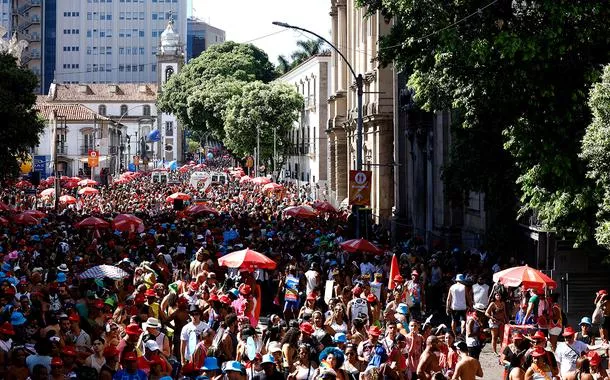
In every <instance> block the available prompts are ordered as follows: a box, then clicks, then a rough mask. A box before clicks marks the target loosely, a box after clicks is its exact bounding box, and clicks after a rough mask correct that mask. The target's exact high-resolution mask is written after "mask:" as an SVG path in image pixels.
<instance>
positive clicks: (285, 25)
mask: <svg viewBox="0 0 610 380" xmlns="http://www.w3.org/2000/svg"><path fill="white" fill-rule="evenodd" d="M272 24H273V25H277V26H281V27H283V28H288V29H294V30H300V31H302V32H305V33H309V34H312V35H314V36H316V37H318V38H319V39H321V40H322V41H324V42H326V43H327V44H328V46H330V47H331V48H332V49H333V50H334V51H335V52H336V53H337V54H339V56H341V58H342V59H343V61H344V62H345V64H346V65H347V67H348V68H349V71H350V72H351V73H352V76H353V77H354V80H355V81H356V89H357V92H356V94H357V96H358V97H357V99H358V119H357V121H356V123H357V130H356V170H362V129H363V127H362V124H363V122H362V93H363V90H362V87H363V85H364V79H363V78H362V74H356V72H355V71H354V68H353V67H352V65H351V64H350V63H349V61H348V60H347V58H345V56H344V55H343V53H341V52H340V51H339V49H337V47H336V46H335V45H333V44H331V43H330V42H329V41H328V40H327V39H326V38H324V37H322V36H321V35H319V34H317V33H314V32H312V31H311V30H308V29H305V28H301V27H300V26H295V25H290V24H288V23H285V22H279V21H273V23H272ZM358 210H359V206H357V205H353V206H352V213H353V214H355V215H356V237H357V238H359V237H360V213H359V212H358Z"/></svg>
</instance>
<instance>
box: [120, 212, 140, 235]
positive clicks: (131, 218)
mask: <svg viewBox="0 0 610 380" xmlns="http://www.w3.org/2000/svg"><path fill="white" fill-rule="evenodd" d="M112 228H114V229H115V230H119V231H128V232H144V222H143V221H142V219H140V218H138V217H137V216H135V215H133V214H119V215H117V216H116V217H115V218H114V219H113V220H112Z"/></svg>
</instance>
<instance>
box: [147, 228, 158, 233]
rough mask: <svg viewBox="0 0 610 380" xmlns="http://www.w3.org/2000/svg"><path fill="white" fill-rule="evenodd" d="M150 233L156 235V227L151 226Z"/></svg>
mask: <svg viewBox="0 0 610 380" xmlns="http://www.w3.org/2000/svg"><path fill="white" fill-rule="evenodd" d="M148 233H149V234H151V235H155V234H156V233H157V231H155V230H154V229H152V228H151V229H150V230H148Z"/></svg>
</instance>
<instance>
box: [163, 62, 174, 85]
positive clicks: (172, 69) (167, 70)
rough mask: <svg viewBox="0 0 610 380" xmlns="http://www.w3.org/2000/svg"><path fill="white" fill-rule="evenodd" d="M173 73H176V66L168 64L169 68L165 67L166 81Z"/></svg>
mask: <svg viewBox="0 0 610 380" xmlns="http://www.w3.org/2000/svg"><path fill="white" fill-rule="evenodd" d="M173 73H174V68H173V67H172V66H167V68H166V69H165V81H166V82H167V81H168V80H169V78H171V76H172V74H173Z"/></svg>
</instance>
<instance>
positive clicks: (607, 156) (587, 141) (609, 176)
mask: <svg viewBox="0 0 610 380" xmlns="http://www.w3.org/2000/svg"><path fill="white" fill-rule="evenodd" d="M589 107H590V108H591V112H592V113H593V121H592V122H591V124H590V125H589V126H588V127H587V130H586V133H585V137H584V138H583V141H582V157H583V158H584V159H585V160H586V162H587V164H588V165H587V168H588V170H587V177H589V178H590V179H591V180H593V181H595V185H596V191H595V194H596V199H595V201H596V202H598V204H599V210H598V212H597V215H596V226H597V228H596V232H595V238H596V240H597V243H599V244H600V245H602V246H604V247H606V248H607V249H610V65H606V67H605V69H604V74H603V77H602V80H601V81H600V82H599V83H596V84H595V85H594V86H593V89H592V90H591V97H590V99H589Z"/></svg>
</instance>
